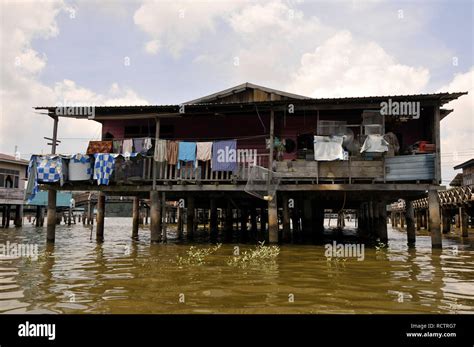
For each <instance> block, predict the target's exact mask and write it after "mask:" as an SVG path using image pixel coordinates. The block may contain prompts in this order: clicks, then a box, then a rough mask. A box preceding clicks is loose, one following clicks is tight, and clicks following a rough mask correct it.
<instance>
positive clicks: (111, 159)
mask: <svg viewBox="0 0 474 347" xmlns="http://www.w3.org/2000/svg"><path fill="white" fill-rule="evenodd" d="M94 157H95V165H94V179H95V180H97V185H101V184H104V185H109V180H110V176H112V173H113V172H114V167H115V156H114V155H112V154H104V153H96V154H94Z"/></svg>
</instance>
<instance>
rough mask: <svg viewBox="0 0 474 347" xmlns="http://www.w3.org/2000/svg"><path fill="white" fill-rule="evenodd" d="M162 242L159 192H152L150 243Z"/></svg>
mask: <svg viewBox="0 0 474 347" xmlns="http://www.w3.org/2000/svg"><path fill="white" fill-rule="evenodd" d="M160 241H161V206H160V195H159V193H158V191H156V190H152V191H150V242H151V243H157V242H160Z"/></svg>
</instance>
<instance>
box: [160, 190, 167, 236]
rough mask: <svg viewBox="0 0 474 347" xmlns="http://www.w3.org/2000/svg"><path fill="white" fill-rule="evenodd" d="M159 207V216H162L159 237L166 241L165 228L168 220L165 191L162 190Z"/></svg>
mask: <svg viewBox="0 0 474 347" xmlns="http://www.w3.org/2000/svg"><path fill="white" fill-rule="evenodd" d="M161 208H162V211H161V216H162V219H163V221H162V223H161V239H162V241H163V242H167V241H168V234H167V230H166V225H167V223H168V220H167V218H166V217H167V215H166V213H167V208H166V193H165V192H163V193H162V195H161Z"/></svg>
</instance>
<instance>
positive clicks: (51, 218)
mask: <svg viewBox="0 0 474 347" xmlns="http://www.w3.org/2000/svg"><path fill="white" fill-rule="evenodd" d="M46 228H47V229H46V242H49V243H54V240H55V237H56V191H55V190H54V189H49V190H48V216H47V221H46Z"/></svg>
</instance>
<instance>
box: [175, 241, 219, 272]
mask: <svg viewBox="0 0 474 347" xmlns="http://www.w3.org/2000/svg"><path fill="white" fill-rule="evenodd" d="M221 246H222V243H218V244H217V245H215V246H213V247H209V248H196V247H194V246H191V247H189V250H188V251H187V252H186V254H187V256H185V257H181V256H177V257H176V259H177V260H176V263H177V264H178V265H179V266H182V265H202V264H204V263H205V259H206V257H208V256H209V255H211V254H214V253H216V252H217V250H218V249H219V248H221Z"/></svg>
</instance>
